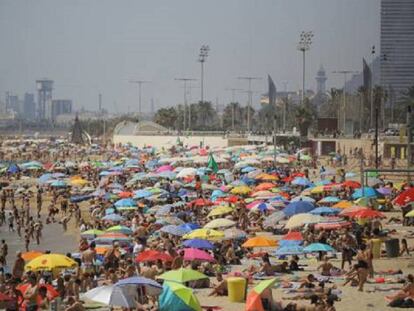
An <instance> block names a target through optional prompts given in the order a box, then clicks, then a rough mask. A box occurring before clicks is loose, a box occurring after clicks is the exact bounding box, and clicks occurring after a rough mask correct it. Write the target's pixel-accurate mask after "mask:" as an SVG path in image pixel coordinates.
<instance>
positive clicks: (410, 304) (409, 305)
mask: <svg viewBox="0 0 414 311" xmlns="http://www.w3.org/2000/svg"><path fill="white" fill-rule="evenodd" d="M413 307H414V300H412V299H411V298H408V299H406V300H405V301H404V303H403V305H402V306H401V308H413Z"/></svg>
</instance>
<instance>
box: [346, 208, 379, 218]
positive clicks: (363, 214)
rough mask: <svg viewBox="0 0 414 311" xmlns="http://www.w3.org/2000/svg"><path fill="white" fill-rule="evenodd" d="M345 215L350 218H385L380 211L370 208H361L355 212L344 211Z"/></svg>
mask: <svg viewBox="0 0 414 311" xmlns="http://www.w3.org/2000/svg"><path fill="white" fill-rule="evenodd" d="M346 216H348V217H351V218H385V215H384V214H383V213H381V212H378V211H375V210H372V209H363V210H359V211H355V212H349V213H346Z"/></svg>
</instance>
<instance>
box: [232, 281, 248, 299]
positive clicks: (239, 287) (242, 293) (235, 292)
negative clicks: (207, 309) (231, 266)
mask: <svg viewBox="0 0 414 311" xmlns="http://www.w3.org/2000/svg"><path fill="white" fill-rule="evenodd" d="M227 288H228V292H229V301H231V302H244V300H245V299H246V290H247V281H246V279H245V278H237V277H232V278H228V279H227Z"/></svg>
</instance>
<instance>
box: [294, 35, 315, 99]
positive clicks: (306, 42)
mask: <svg viewBox="0 0 414 311" xmlns="http://www.w3.org/2000/svg"><path fill="white" fill-rule="evenodd" d="M312 38H313V32H312V31H302V32H301V33H300V39H299V43H298V51H300V52H302V58H303V61H302V65H303V66H302V99H301V104H302V105H303V102H304V100H305V93H306V90H305V68H306V67H305V54H306V51H309V50H310V47H311V44H312Z"/></svg>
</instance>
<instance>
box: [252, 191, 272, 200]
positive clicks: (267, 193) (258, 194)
mask: <svg viewBox="0 0 414 311" xmlns="http://www.w3.org/2000/svg"><path fill="white" fill-rule="evenodd" d="M250 196H251V197H253V198H258V197H274V196H275V194H274V193H273V192H270V191H268V190H261V191H256V192H254V193H252V194H251V195H250Z"/></svg>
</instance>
